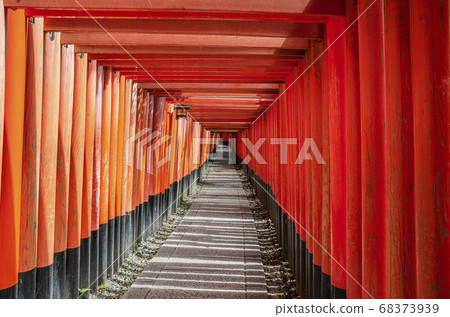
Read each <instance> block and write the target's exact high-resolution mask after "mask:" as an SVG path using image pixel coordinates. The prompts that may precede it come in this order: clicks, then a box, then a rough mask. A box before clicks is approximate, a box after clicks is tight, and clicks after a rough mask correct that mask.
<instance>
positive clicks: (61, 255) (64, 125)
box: [52, 45, 75, 298]
mask: <svg viewBox="0 0 450 317" xmlns="http://www.w3.org/2000/svg"><path fill="white" fill-rule="evenodd" d="M74 63H75V60H74V47H73V45H62V47H61V76H60V80H61V83H60V97H59V126H58V157H57V167H56V205H55V206H56V209H55V243H54V244H55V250H54V252H55V267H54V270H53V296H52V297H53V298H64V297H65V296H64V284H65V276H66V248H67V214H68V210H69V209H68V204H69V175H70V148H71V147H70V143H71V131H72V111H73V80H74V67H75V64H74Z"/></svg>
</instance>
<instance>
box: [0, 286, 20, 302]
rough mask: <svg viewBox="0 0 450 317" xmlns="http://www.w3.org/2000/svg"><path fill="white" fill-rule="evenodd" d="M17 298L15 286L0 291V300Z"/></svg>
mask: <svg viewBox="0 0 450 317" xmlns="http://www.w3.org/2000/svg"><path fill="white" fill-rule="evenodd" d="M16 298H17V284H15V285H13V286H11V287H8V288H5V289H0V299H16Z"/></svg>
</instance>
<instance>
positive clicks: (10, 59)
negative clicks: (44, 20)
mask: <svg viewBox="0 0 450 317" xmlns="http://www.w3.org/2000/svg"><path fill="white" fill-rule="evenodd" d="M0 7H1V9H3V5H1V6H0ZM1 13H2V14H3V11H2V12H1ZM2 21H3V19H2ZM25 23H26V20H25V11H24V10H16V11H11V10H8V25H7V30H8V32H7V34H8V36H7V48H6V50H7V51H6V74H5V79H6V86H5V126H4V131H3V133H4V144H3V149H2V151H3V164H2V166H3V172H2V180H1V182H2V186H1V189H2V192H1V202H0V250H1V252H2V254H1V258H0V298H15V297H16V296H17V277H18V264H19V261H18V260H19V229H20V194H21V183H22V144H23V143H22V142H23V124H24V123H23V122H24V111H25V74H26V69H25V65H26V60H27V56H26V28H25ZM0 27H1V26H0ZM2 29H3V28H2Z"/></svg>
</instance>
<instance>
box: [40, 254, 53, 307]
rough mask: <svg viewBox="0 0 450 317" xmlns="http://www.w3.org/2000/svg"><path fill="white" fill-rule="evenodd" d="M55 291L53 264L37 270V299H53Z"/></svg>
mask: <svg viewBox="0 0 450 317" xmlns="http://www.w3.org/2000/svg"><path fill="white" fill-rule="evenodd" d="M52 291H53V263H52V264H50V265H49V266H45V267H38V268H37V269H36V298H37V299H51V298H52Z"/></svg>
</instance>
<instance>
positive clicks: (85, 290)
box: [78, 288, 91, 295]
mask: <svg viewBox="0 0 450 317" xmlns="http://www.w3.org/2000/svg"><path fill="white" fill-rule="evenodd" d="M90 290H91V289H90V288H79V289H78V292H79V293H80V295H81V294H84V293H86V292H89V291H90Z"/></svg>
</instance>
